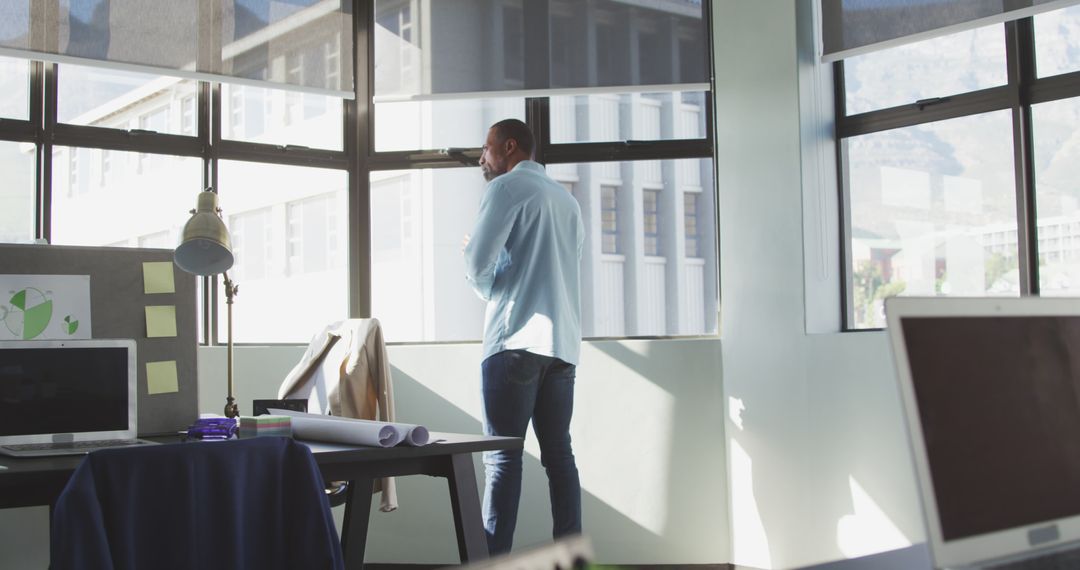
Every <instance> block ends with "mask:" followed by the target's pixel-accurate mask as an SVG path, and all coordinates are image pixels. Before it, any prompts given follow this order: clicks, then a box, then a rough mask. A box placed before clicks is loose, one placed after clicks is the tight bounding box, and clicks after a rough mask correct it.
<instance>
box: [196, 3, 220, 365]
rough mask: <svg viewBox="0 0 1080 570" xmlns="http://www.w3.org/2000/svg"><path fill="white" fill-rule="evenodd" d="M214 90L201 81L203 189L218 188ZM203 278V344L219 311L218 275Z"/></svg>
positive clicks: (210, 335) (199, 129) (211, 335)
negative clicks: (213, 294) (214, 289)
mask: <svg viewBox="0 0 1080 570" xmlns="http://www.w3.org/2000/svg"><path fill="white" fill-rule="evenodd" d="M203 4H205V2H203V3H200V9H202V8H203ZM212 94H213V90H212V88H211V86H210V83H208V82H206V81H201V82H199V98H198V126H197V127H196V130H195V132H196V134H197V135H198V138H199V146H200V147H201V148H202V189H216V188H217V159H216V158H215V157H214V148H213V145H212V144H210V140H211V138H212V137H211V134H210V133H211V119H210V116H211V99H212ZM196 200H197V198H194V196H193V199H192V202H191V205H192V207H194V206H195V202H196ZM199 279H200V280H202V295H201V296H202V298H201V299H199V302H200V309H201V311H202V317H203V318H202V331H200V332H201V333H202V341H203V344H206V345H209V344H211V343H212V342H213V338H214V334H215V333H214V332H212V329H213V328H214V327H212V326H211V323H212V322H213V319H214V318H215V314H216V312H217V311H215V310H213V306H214V305H213V304H212V299H211V296H210V291H211V287H213V286H212V285H211V282H216V281H217V278H216V277H211V276H202V277H199Z"/></svg>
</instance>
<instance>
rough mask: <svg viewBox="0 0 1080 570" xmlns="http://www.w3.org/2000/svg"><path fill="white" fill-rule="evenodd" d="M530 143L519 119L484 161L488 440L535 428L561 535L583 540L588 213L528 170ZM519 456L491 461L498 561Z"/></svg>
mask: <svg viewBox="0 0 1080 570" xmlns="http://www.w3.org/2000/svg"><path fill="white" fill-rule="evenodd" d="M533 145H534V141H533V134H532V131H530V130H529V127H528V126H527V125H526V124H525V123H523V122H521V121H518V120H516V119H506V120H504V121H499V122H498V123H495V124H494V125H492V127H491V129H490V130H488V134H487V140H486V141H485V142H484V148H483V153H482V154H481V155H480V168H481V169H482V170H483V172H484V179H486V180H487V181H488V185H487V188H486V189H485V191H484V197H483V199H482V200H481V202H480V214H479V216H478V219H477V221H476V226H475V228H474V229H473V232H472V234H471V237H469V236H466V245H465V268H466V277H467V279H468V280H469V282H470V283H471V284H472V286H473V288H474V289H475V290H476V292H477V294H479V295H480V297H481V298H482V299H484V300H486V301H487V314H486V317H485V322H484V356H483V363H482V364H481V372H482V375H483V396H484V397H483V409H484V433H486V434H488V435H501V436H513V437H525V430H526V428H527V427H528V424H529V420H530V419H531V420H532V422H533V430H534V431H535V432H536V438H537V440H539V443H540V462H541V464H543V466H544V469H545V470H546V471H547V477H548V487H549V489H550V493H551V518H552V523H553V524H552V534H553V536H555V537H559V536H563V535H567V534H575V533H580V532H581V485H580V483H579V481H578V471H577V465H576V464H575V463H574V453H573V450H572V449H571V446H570V416H571V415H572V413H573V407H574V378H575V374H576V366H577V362H578V354H579V352H580V350H581V292H580V260H581V247H582V244H583V242H584V239H585V228H584V226H583V225H582V223H581V209H580V207H579V206H578V203H577V201H576V200H575V199H574V197H573V196H571V195H570V192H568V191H567V190H566V188H564V187H563V186H562V185H560V184H559V183H558V182H555V181H554V180H552V179H551V178H550V177H549V176H548V175H547V173H545V172H544V167H543V166H541V165H540V164H538V163H536V162H533V161H532V160H530V159H531V158H532V152H533ZM521 457H522V452H521V450H514V451H494V452H487V453H485V454H484V469H485V474H486V483H485V488H484V505H483V509H484V529H485V530H486V531H487V539H488V549H489V550H490V551H491V553H492V554H501V553H504V552H509V550H510V547H511V545H512V543H513V540H514V526H515V525H516V523H517V511H518V501H519V499H520V497H521Z"/></svg>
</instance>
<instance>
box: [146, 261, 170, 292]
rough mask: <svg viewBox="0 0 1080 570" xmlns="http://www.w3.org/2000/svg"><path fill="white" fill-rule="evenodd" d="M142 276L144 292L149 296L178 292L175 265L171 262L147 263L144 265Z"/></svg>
mask: <svg viewBox="0 0 1080 570" xmlns="http://www.w3.org/2000/svg"><path fill="white" fill-rule="evenodd" d="M142 276H143V292H145V293H146V294H147V295H152V294H154V293H175V292H176V283H174V282H173V263H172V262H171V261H147V262H146V263H143V264H142Z"/></svg>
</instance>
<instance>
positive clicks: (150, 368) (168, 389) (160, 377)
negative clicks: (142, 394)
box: [146, 360, 180, 394]
mask: <svg viewBox="0 0 1080 570" xmlns="http://www.w3.org/2000/svg"><path fill="white" fill-rule="evenodd" d="M179 390H180V388H179V384H178V383H177V381H176V361H175V360H162V361H161V362H147V363H146V392H147V393H148V394H171V393H173V392H178V391H179Z"/></svg>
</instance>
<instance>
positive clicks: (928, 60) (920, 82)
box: [844, 24, 1008, 115]
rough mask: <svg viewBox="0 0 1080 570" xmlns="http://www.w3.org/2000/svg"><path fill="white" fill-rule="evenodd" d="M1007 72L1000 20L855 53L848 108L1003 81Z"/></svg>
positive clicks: (848, 63) (849, 67) (847, 77)
mask: <svg viewBox="0 0 1080 570" xmlns="http://www.w3.org/2000/svg"><path fill="white" fill-rule="evenodd" d="M957 70H961V71H962V72H958V71H957ZM1006 72H1007V70H1006V67H1005V27H1004V26H1002V25H1001V24H995V25H993V26H987V27H984V28H978V29H975V30H969V31H966V32H960V33H958V34H952V35H948V36H944V37H940V38H934V39H930V40H925V41H921V42H916V43H912V44H907V45H903V46H900V47H895V48H891V49H886V50H881V51H876V52H873V53H868V54H866V55H860V56H856V57H851V58H848V59H845V60H844V91H845V94H846V95H847V97H846V103H847V114H848V115H854V114H857V113H865V112H867V111H873V110H875V109H884V108H887V107H895V106H898V105H907V104H911V103H914V102H915V101H918V100H920V99H927V98H931V97H944V96H948V95H955V94H957V93H966V92H968V91H975V90H978V89H986V88H988V87H996V86H998V85H1004V84H1005V83H1006V82H1007V80H1008V78H1007V76H1006Z"/></svg>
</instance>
